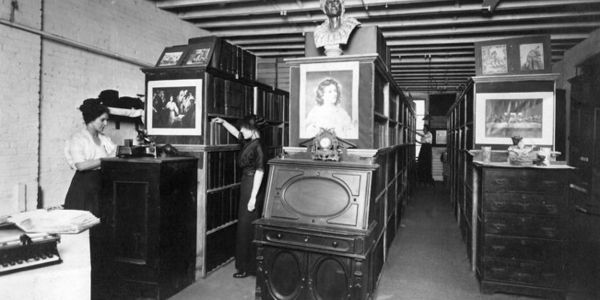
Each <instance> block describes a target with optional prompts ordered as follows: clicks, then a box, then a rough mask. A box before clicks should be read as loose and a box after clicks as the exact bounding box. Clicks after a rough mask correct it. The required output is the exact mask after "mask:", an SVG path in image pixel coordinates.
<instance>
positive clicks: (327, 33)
mask: <svg viewBox="0 0 600 300" xmlns="http://www.w3.org/2000/svg"><path fill="white" fill-rule="evenodd" d="M321 10H322V11H323V12H324V13H325V15H326V16H327V20H325V22H323V23H322V24H321V25H319V26H317V29H316V30H315V35H314V36H315V45H316V46H317V48H320V47H325V55H328V56H336V55H341V54H342V51H341V49H340V48H339V45H340V44H346V43H347V42H348V38H349V37H350V34H351V33H352V31H353V30H354V28H355V27H356V26H357V25H359V24H360V22H358V21H357V20H356V19H354V18H350V17H345V16H344V12H345V8H344V0H321Z"/></svg>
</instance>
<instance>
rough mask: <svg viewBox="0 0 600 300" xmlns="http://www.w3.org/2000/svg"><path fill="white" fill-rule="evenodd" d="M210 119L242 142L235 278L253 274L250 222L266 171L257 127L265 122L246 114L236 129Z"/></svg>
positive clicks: (260, 198)
mask: <svg viewBox="0 0 600 300" xmlns="http://www.w3.org/2000/svg"><path fill="white" fill-rule="evenodd" d="M212 122H215V123H218V124H223V127H225V129H227V131H229V133H231V134H232V135H233V136H235V137H237V139H238V140H239V141H240V144H241V145H242V150H241V153H240V156H239V168H240V169H241V170H242V182H241V185H240V202H239V207H238V223H237V235H236V246H235V268H236V269H237V272H236V273H235V274H233V277H235V278H244V277H247V276H248V275H256V246H255V245H253V244H252V240H254V225H252V222H253V221H254V220H256V219H257V218H258V217H259V215H260V211H259V210H260V208H261V207H262V202H263V198H264V189H263V188H262V182H263V177H264V170H265V162H266V158H265V152H264V150H263V146H262V144H261V142H260V134H259V127H260V126H261V125H262V123H264V121H260V120H257V118H256V116H254V115H248V116H246V117H244V118H243V119H241V120H240V121H239V128H240V129H239V130H238V129H237V128H236V127H235V126H233V125H231V124H230V123H229V122H227V121H225V120H223V119H221V118H214V119H213V120H212Z"/></svg>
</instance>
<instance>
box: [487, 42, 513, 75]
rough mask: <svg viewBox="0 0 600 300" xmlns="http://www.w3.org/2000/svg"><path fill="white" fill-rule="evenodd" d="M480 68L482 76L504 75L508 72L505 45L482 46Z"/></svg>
mask: <svg viewBox="0 0 600 300" xmlns="http://www.w3.org/2000/svg"><path fill="white" fill-rule="evenodd" d="M481 67H482V73H483V74H484V75H490V74H506V73H507V72H508V60H507V53H506V45H505V44H502V45H489V46H482V47H481Z"/></svg>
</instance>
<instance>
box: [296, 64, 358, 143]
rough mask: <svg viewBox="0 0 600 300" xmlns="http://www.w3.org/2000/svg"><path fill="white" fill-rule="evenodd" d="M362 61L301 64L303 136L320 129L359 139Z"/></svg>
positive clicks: (312, 134) (300, 119)
mask: <svg viewBox="0 0 600 300" xmlns="http://www.w3.org/2000/svg"><path fill="white" fill-rule="evenodd" d="M358 72H359V63H358V62H357V61H353V62H330V63H315V64H303V65H301V66H300V95H299V96H300V97H299V108H300V109H299V121H300V122H299V123H300V124H299V129H300V138H301V139H309V138H313V137H315V136H316V135H317V134H318V133H319V131H320V129H321V128H323V129H333V131H334V132H335V134H336V136H338V137H341V138H343V139H358V85H359V83H358V79H359V73H358Z"/></svg>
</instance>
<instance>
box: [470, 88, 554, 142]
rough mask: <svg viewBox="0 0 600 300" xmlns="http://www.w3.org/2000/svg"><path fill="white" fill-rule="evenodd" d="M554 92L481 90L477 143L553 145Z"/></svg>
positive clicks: (476, 119)
mask: <svg viewBox="0 0 600 300" xmlns="http://www.w3.org/2000/svg"><path fill="white" fill-rule="evenodd" d="M553 135H554V93H552V92H527V93H480V94H477V98H476V103H475V143H476V144H506V145H510V144H512V141H511V137H512V136H522V137H523V138H524V141H525V143H527V144H535V145H552V144H553Z"/></svg>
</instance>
